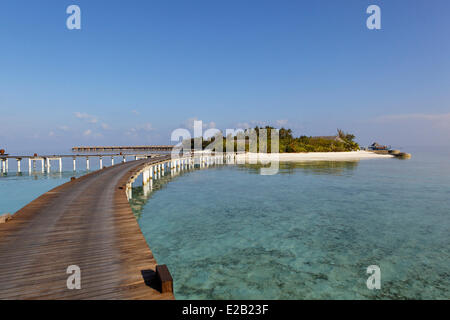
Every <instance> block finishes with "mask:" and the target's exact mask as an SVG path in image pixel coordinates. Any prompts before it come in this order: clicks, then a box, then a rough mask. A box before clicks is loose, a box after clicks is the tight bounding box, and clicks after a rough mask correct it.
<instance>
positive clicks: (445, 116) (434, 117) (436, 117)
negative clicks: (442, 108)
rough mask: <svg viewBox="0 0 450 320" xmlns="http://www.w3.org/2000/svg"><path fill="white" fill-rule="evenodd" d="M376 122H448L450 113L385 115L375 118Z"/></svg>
mask: <svg viewBox="0 0 450 320" xmlns="http://www.w3.org/2000/svg"><path fill="white" fill-rule="evenodd" d="M377 120H378V121H382V122H383V121H384V122H387V121H397V120H424V121H450V113H442V114H426V113H408V114H394V115H385V116H381V117H378V118H377Z"/></svg>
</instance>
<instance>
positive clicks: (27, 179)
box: [0, 171, 86, 214]
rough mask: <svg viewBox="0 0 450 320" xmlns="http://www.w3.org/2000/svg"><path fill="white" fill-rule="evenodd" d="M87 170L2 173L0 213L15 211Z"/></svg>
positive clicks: (0, 180) (0, 181) (0, 174)
mask: <svg viewBox="0 0 450 320" xmlns="http://www.w3.org/2000/svg"><path fill="white" fill-rule="evenodd" d="M84 174H86V171H77V172H73V171H63V172H50V173H46V172H45V173H41V172H32V173H31V174H29V173H28V171H27V172H22V173H17V172H14V171H9V172H8V173H0V214H2V213H6V212H8V213H14V212H16V211H17V210H19V209H20V208H22V207H23V206H25V205H26V204H28V203H29V202H30V201H32V200H34V199H36V198H37V197H39V196H40V195H41V194H43V193H45V192H47V191H49V190H51V189H53V188H55V187H57V186H59V185H61V184H63V183H66V182H68V181H70V177H79V176H81V175H84Z"/></svg>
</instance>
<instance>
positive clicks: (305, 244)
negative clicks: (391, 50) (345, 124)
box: [0, 149, 450, 299]
mask: <svg viewBox="0 0 450 320" xmlns="http://www.w3.org/2000/svg"><path fill="white" fill-rule="evenodd" d="M408 151H411V152H412V154H413V158H412V159H410V160H398V159H376V160H362V161H359V162H305V163H282V164H281V167H280V171H279V173H278V174H277V175H274V176H262V175H260V174H259V166H258V165H230V166H217V167H210V168H208V169H202V170H198V169H196V170H192V171H186V172H183V173H181V174H179V175H176V176H175V177H171V176H170V174H168V175H166V176H165V177H162V178H161V179H159V180H155V182H154V184H153V192H151V193H150V194H149V195H147V196H144V194H143V190H142V187H139V180H138V181H137V182H136V184H135V188H133V199H132V200H131V206H132V208H133V211H134V213H135V215H136V218H137V219H138V222H139V225H140V226H141V230H142V231H143V233H144V235H145V237H146V239H147V242H148V243H149V245H150V247H151V249H152V251H153V253H154V255H155V257H156V259H157V261H158V263H160V264H167V265H168V267H169V270H170V271H171V273H172V276H173V278H174V289H175V296H176V298H178V299H183V298H184V299H449V298H450V236H449V234H450V162H449V157H450V152H449V150H443V149H439V150H423V149H420V150H414V149H411V150H410V149H408ZM69 160H71V159H69ZM118 160H119V159H116V162H117V161H118ZM107 161H108V160H104V164H105V165H109V162H107ZM84 165H85V164H84V163H83V161H82V160H80V163H78V164H77V167H78V168H80V169H84ZM13 166H14V163H12V162H11V163H10V168H11V170H10V171H9V172H8V173H7V174H2V175H0V213H3V212H11V213H12V212H15V211H16V210H18V209H20V208H21V207H22V206H24V205H26V204H27V203H28V202H30V201H31V200H33V199H34V198H36V197H37V196H39V195H40V194H42V193H44V192H46V191H48V190H50V189H51V188H53V187H55V186H57V185H59V184H61V183H64V182H66V181H69V180H70V177H71V176H74V175H77V176H79V175H82V174H85V170H81V171H77V172H76V173H73V172H72V170H71V161H66V162H65V163H64V166H63V172H62V173H58V172H52V173H50V174H46V173H44V174H42V173H39V172H37V173H32V174H31V175H29V174H28V172H25V173H22V174H17V173H16V172H14V168H13ZM22 166H23V167H22V169H23V170H24V171H25V170H27V168H26V165H24V164H22ZM97 167H98V164H97V163H96V162H95V160H93V161H91V168H92V170H95V169H96V168H97ZM54 168H56V167H55V166H54ZM38 169H39V168H38ZM370 265H378V266H379V267H380V270H381V289H380V290H369V289H368V288H367V286H366V280H367V278H368V277H369V274H367V273H366V270H367V267H368V266H370Z"/></svg>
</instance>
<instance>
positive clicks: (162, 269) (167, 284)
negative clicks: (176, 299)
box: [156, 264, 173, 293]
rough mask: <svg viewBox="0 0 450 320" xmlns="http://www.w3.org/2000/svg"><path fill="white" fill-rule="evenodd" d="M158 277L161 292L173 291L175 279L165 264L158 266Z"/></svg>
mask: <svg viewBox="0 0 450 320" xmlns="http://www.w3.org/2000/svg"><path fill="white" fill-rule="evenodd" d="M156 278H157V279H158V282H159V283H160V285H161V293H167V292H173V279H172V276H171V275H170V272H169V269H168V268H167V266H166V265H165V264H162V265H159V266H156Z"/></svg>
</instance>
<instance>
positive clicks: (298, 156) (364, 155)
mask: <svg viewBox="0 0 450 320" xmlns="http://www.w3.org/2000/svg"><path fill="white" fill-rule="evenodd" d="M388 158H394V156H393V155H390V154H376V153H373V152H369V151H350V152H309V153H275V154H258V153H246V154H239V155H237V160H238V161H255V160H259V161H287V162H289V161H292V162H294V161H357V160H363V159H388Z"/></svg>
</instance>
